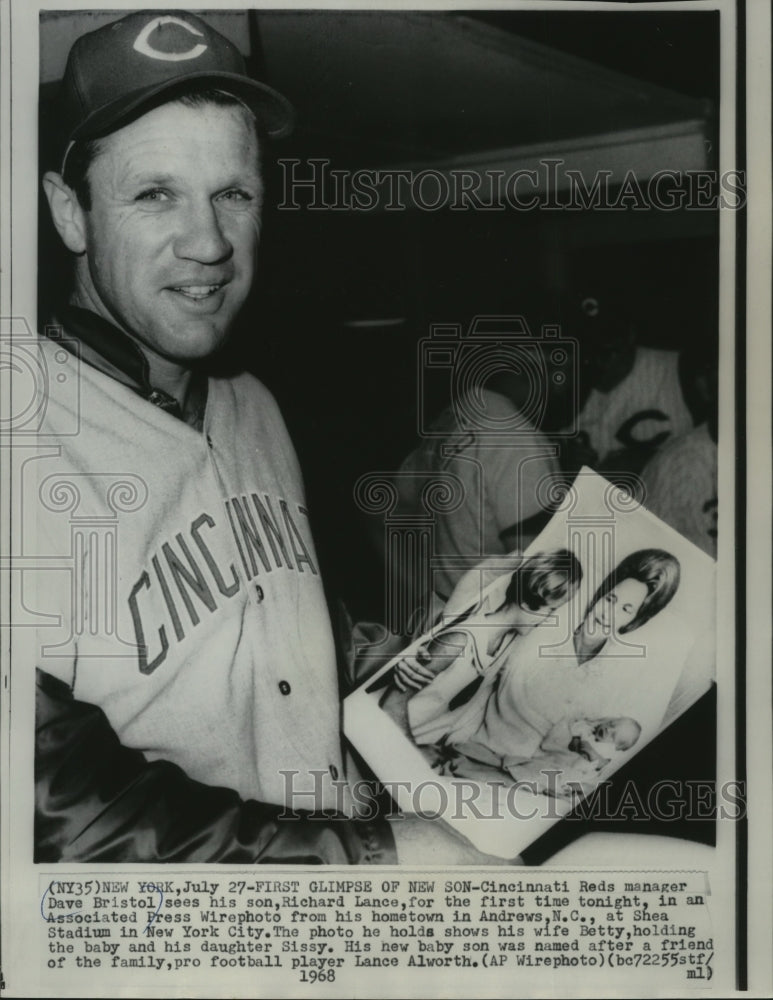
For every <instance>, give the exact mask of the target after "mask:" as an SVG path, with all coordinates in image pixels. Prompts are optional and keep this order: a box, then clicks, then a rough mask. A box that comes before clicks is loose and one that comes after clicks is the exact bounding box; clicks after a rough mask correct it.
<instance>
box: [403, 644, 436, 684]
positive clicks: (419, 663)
mask: <svg viewBox="0 0 773 1000" xmlns="http://www.w3.org/2000/svg"><path fill="white" fill-rule="evenodd" d="M431 660H432V654H431V653H430V651H429V650H428V649H427V647H426V646H419V648H418V649H417V650H416V652H415V653H414V654H413V655H412V656H404V657H403V658H402V659H401V660H400V662H399V663H398V664H397V666H396V667H395V675H394V682H395V686H396V687H397V688H399V689H400V691H409V690H410V691H421V689H422V688H424V687H426V686H427V685H428V684H429V683H431V682H432V681H433V680H434V679H435V674H434V673H433V672H432V670H430V669H429V667H428V666H427V664H428V663H430V661H431Z"/></svg>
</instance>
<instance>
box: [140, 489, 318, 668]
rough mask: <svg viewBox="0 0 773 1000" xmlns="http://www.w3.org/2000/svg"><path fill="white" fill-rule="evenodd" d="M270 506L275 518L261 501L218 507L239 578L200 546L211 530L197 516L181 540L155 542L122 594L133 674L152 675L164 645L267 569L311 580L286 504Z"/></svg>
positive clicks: (237, 500)
mask: <svg viewBox="0 0 773 1000" xmlns="http://www.w3.org/2000/svg"><path fill="white" fill-rule="evenodd" d="M276 506H277V508H278V511H277V510H276V509H275V508H274V506H273V505H272V502H271V498H270V497H269V496H268V495H267V494H264V495H263V497H259V496H258V494H257V493H250V494H249V495H246V494H245V495H242V496H234V497H230V499H228V500H226V502H225V510H226V514H227V517H228V524H229V526H230V529H231V533H232V537H233V540H234V543H235V547H236V551H237V553H238V564H239V567H240V570H239V571H237V568H236V565H235V564H234V563H233V562H232V563H230V564H229V565H228V566H222V565H220V564H219V563H218V561H217V559H216V558H215V554H214V553H213V551H212V548H211V546H210V545H209V544H208V542H207V538H208V537H209V533H210V532H211V531H213V530H217V525H216V523H215V519H214V518H213V517H212V516H211V515H210V514H207V513H202V514H199V516H198V517H197V518H196V519H195V520H194V521H193V522H192V523H191V525H190V528H189V530H188V533H187V535H183V534H182V533H181V532H178V533H177V534H176V535H175V536H174V538H173V539H171V540H168V541H165V542H162V543H161V545H160V547H159V548H158V549H157V551H156V552H155V553H154V554H153V555H152V557H151V560H150V566H149V567H147V568H146V569H144V570H143V571H142V573H141V574H140V576H139V579H138V580H137V581H136V583H135V584H134V586H133V587H132V589H131V592H130V594H129V611H130V613H131V618H132V623H133V625H134V634H135V637H136V641H137V647H138V658H139V668H140V671H141V673H143V674H151V673H153V671H154V670H156V669H157V668H158V667H159V666H160V665H161V664H162V663H163V662H164V660H165V659H166V657H167V654H168V652H169V646H170V643H171V642H172V641H177V642H181V641H182V640H183V639H184V638H185V636H186V630H187V631H188V632H190V629H191V628H195V626H196V625H198V624H199V622H200V621H201V619H202V615H204V614H205V613H209V614H211V613H213V612H215V611H217V609H218V608H219V607H220V606H221V605H222V604H223V603H224V599H229V598H232V597H234V596H235V595H236V594H237V593H238V592H239V590H240V589H241V586H242V582H243V581H246V582H249V581H250V580H252V579H253V578H254V577H256V576H258V575H260V574H261V573H272V572H273V571H274V570H293V571H295V572H298V573H304V572H306V568H308V570H310V571H311V573H313V574H314V575H315V576H318V575H319V574H318V571H317V567H316V566H315V564H314V559H313V558H312V554H311V547H310V544H307V543H306V542H305V541H304V538H303V534H302V533H301V530H300V529H299V527H298V524H297V523H296V520H295V518H294V517H293V514H292V513H291V511H290V507H289V505H288V504H287V502H286V501H285V500H281V499H280V500H278V501H277V502H276ZM295 509H296V511H297V513H298V514H300V515H301V516H302V517H304V518H306V519H308V512H307V511H306V509H305V508H304V507H301V506H300V505H296V507H295ZM306 530H308V523H307V526H306ZM159 619H161V621H159ZM168 625H171V633H172V634H171V635H170V631H169V629H168V627H167V626H168Z"/></svg>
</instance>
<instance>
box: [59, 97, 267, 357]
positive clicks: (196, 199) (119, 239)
mask: <svg viewBox="0 0 773 1000" xmlns="http://www.w3.org/2000/svg"><path fill="white" fill-rule="evenodd" d="M101 147H102V148H101V150H100V152H99V154H98V155H97V157H96V159H95V160H94V162H93V163H92V164H91V167H90V169H89V183H90V187H91V194H92V203H91V204H92V207H91V210H90V211H87V212H85V213H84V220H85V221H84V225H85V234H86V255H85V258H81V260H80V262H79V266H78V270H77V281H78V290H77V294H76V300H77V303H78V304H79V305H82V306H84V307H86V308H91V309H93V310H95V311H96V312H98V313H100V314H101V315H103V316H104V317H105V318H106V319H109V320H112V321H113V322H116V323H117V324H118V325H119V326H121V327H122V328H123V329H124V330H126V331H127V332H128V333H130V334H131V335H133V336H134V337H135V338H136V339H137V340H139V341H141V342H142V344H143V345H144V346H145V347H146V348H147V349H148V351H149V352H150V354H151V356H152V355H156V356H157V357H162V358H165V359H166V360H167V361H172V362H174V363H176V364H179V365H181V366H183V367H186V366H187V365H189V364H190V363H192V362H194V361H196V360H197V359H199V358H203V357H206V356H207V355H209V354H211V353H212V352H213V351H215V350H216V349H217V348H218V347H220V346H221V345H222V344H223V342H224V341H225V339H226V337H227V335H228V332H229V330H230V328H231V325H232V324H233V321H234V318H235V317H236V315H237V313H238V312H239V309H240V308H241V306H242V304H243V303H244V300H245V298H246V297H247V293H248V292H249V290H250V286H251V284H252V279H253V274H254V270H255V261H256V253H257V248H258V240H259V235H260V208H261V200H262V182H261V175H260V166H259V158H258V144H257V138H256V136H255V130H254V128H253V127H252V123H251V122H250V121H249V119H248V116H247V115H246V113H245V112H243V111H242V109H241V108H239V107H230V106H226V107H221V106H216V105H212V104H207V105H203V106H200V107H187V106H185V105H183V104H180V103H179V102H171V103H168V104H164V105H162V106H161V107H159V108H155V109H154V110H152V111H150V112H148V113H147V114H145V115H143V116H142V117H141V118H139V119H137V120H136V121H135V122H132V123H131V124H130V125H127V126H126V127H125V128H122V129H120V130H119V131H118V132H115V133H113V134H112V135H110V136H108V137H107V138H106V139H104V140H103V141H102V144H101ZM151 361H152V357H151Z"/></svg>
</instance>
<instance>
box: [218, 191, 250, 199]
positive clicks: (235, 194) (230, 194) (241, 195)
mask: <svg viewBox="0 0 773 1000" xmlns="http://www.w3.org/2000/svg"><path fill="white" fill-rule="evenodd" d="M219 197H220V201H233V202H240V201H244V202H247V201H252V200H253V197H252V195H251V194H250V193H249V191H243V190H242V189H241V188H231V189H230V190H228V191H223V193H222V194H221V195H220V196H219Z"/></svg>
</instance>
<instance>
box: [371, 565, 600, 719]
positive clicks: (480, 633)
mask: <svg viewBox="0 0 773 1000" xmlns="http://www.w3.org/2000/svg"><path fill="white" fill-rule="evenodd" d="M581 579H582V568H581V566H580V563H579V561H578V559H577V558H576V557H575V556H574V555H573V554H572V553H571V552H569V551H568V550H567V549H557V550H555V551H552V552H541V553H538V554H536V555H534V556H529V557H527V558H525V559H524V560H523V562H522V563H521V565H520V566H519V567H518V569H516V570H515V572H514V573H513V574H512V577H511V578H510V582H509V584H508V586H507V590H506V591H505V595H504V599H503V601H502V603H501V604H499V606H497V607H495V608H493V609H491V610H486V602H485V600H484V601H482V602H480V603H479V604H478V605H477V606H476V607H474V608H472V609H471V610H469V611H466V612H465V613H464V614H463V615H461V616H460V617H459V618H457V619H456V620H455V621H453V622H452V623H450V624H448V625H446V626H445V627H444V628H442V629H441V630H440V631H438V632H436V633H435V635H434V636H433V637H432V638H431V639H430V640H428V641H427V642H424V643H422V644H421V645H420V646H418V648H417V649H416V650H415V651H414V652H413V653H412V654H411V655H409V656H404V657H402V659H401V660H400V661H399V663H398V664H397V665H396V667H395V669H394V673H393V675H392V678H391V683H390V685H389V687H388V688H387V690H386V692H385V693H384V695H383V696H382V698H381V701H380V706H381V708H382V709H383V710H384V711H386V712H387V713H388V714H389V715H391V716H392V718H393V719H394V720H395V721H396V722H398V723H399V724H400V725H401V727H402V728H404V729H405V728H406V722H407V719H406V705H407V703H408V701H409V699H410V698H411V697H412V695H413V694H414V693H415V692H416V691H418V690H421V689H425V690H424V691H423V692H422V693H423V695H424V696H425V697H426V698H427V700H428V703H429V704H431V705H434V706H435V708H436V710H437V711H438V712H440V711H442V710H443V709H444V708H445V707H446V706H447V705H448V703H449V702H453V701H454V698H455V696H458V695H459V693H460V690H461V691H467V693H468V697H469V696H471V694H472V691H470V690H468V689H469V688H470V685H475V686H476V687H477V686H479V685H480V684H481V683H482V682H483V680H484V678H485V677H486V676H487V675H490V674H492V673H495V672H496V669H495V665H498V664H499V662H500V660H501V657H502V655H503V653H504V652H505V650H507V649H508V648H509V647H510V645H511V643H512V642H513V640H514V639H515V638H516V636H523V635H526V634H527V633H528V632H530V631H531V630H532V629H534V628H535V627H536V626H538V625H540V624H541V623H542V622H543V621H544V620H545V619H546V618H547V617H548V616H550V615H552V614H553V612H554V611H555V610H556V609H557V608H558V607H560V606H561V605H562V604H565V603H566V602H567V601H568V600H569V598H570V597H572V596H573V595H574V593H575V592H576V590H577V588H578V586H579V584H580V581H581ZM432 682H434V683H432ZM428 685H431V686H430V687H427V686H428ZM428 710H431V709H428Z"/></svg>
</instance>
